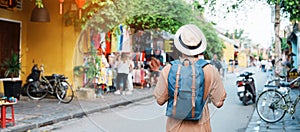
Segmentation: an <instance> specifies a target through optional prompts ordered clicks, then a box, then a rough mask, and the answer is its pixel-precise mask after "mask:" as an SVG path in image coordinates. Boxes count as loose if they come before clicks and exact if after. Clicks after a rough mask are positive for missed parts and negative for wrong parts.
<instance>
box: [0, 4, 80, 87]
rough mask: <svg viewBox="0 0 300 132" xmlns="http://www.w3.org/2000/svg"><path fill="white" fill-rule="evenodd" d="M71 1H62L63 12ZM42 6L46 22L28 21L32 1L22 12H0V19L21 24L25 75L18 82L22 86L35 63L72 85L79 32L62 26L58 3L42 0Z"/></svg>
mask: <svg viewBox="0 0 300 132" xmlns="http://www.w3.org/2000/svg"><path fill="white" fill-rule="evenodd" d="M70 1H71V0H65V3H64V10H65V11H66V10H67V9H68V8H69V7H70ZM43 3H44V7H46V8H47V9H48V11H49V13H50V19H51V20H50V22H49V23H36V22H30V14H31V11H32V9H33V8H34V2H33V1H31V0H23V10H22V11H9V10H5V9H0V18H1V19H10V20H14V21H21V22H22V25H21V26H22V33H21V40H22V42H21V54H23V57H22V66H23V67H22V71H24V74H23V75H21V79H22V80H23V83H24V81H25V79H26V77H27V76H28V75H29V74H30V72H31V67H32V66H33V63H32V61H33V60H35V63H37V64H44V65H45V74H46V75H51V74H52V73H59V74H65V75H66V76H67V77H69V80H70V83H73V82H72V74H73V71H72V70H73V65H72V60H73V54H74V47H75V44H76V40H77V37H78V34H79V32H75V31H74V28H73V26H69V27H66V26H64V22H63V16H62V15H60V14H59V2H58V1H57V0H44V1H43ZM0 87H1V86H0ZM0 89H1V88H0ZM0 92H1V90H0Z"/></svg>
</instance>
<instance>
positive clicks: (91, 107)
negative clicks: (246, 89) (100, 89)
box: [0, 68, 300, 132]
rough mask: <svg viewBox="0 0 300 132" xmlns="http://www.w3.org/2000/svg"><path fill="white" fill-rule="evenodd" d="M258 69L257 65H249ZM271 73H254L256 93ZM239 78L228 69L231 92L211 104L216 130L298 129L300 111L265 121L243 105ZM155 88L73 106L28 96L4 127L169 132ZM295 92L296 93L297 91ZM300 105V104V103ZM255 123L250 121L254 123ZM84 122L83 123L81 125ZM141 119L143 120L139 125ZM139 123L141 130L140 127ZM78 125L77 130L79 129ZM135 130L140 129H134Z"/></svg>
mask: <svg viewBox="0 0 300 132" xmlns="http://www.w3.org/2000/svg"><path fill="white" fill-rule="evenodd" d="M250 70H255V68H252V69H251V68H250ZM266 79H267V78H266V73H263V72H257V71H256V73H255V81H256V82H255V83H256V86H257V91H258V93H260V92H261V91H262V89H263V84H264V83H265V81H266ZM235 81H236V76H235V74H234V73H229V74H228V76H227V79H226V81H225V82H224V84H225V88H226V91H227V93H228V97H227V100H226V101H225V104H224V107H222V108H221V109H216V108H215V107H212V106H211V105H210V108H211V109H210V111H211V117H212V118H211V122H212V129H213V131H214V132H223V131H237V132H244V131H246V132H252V131H261V132H265V131H272V132H273V131H280V132H281V131H286V132H289V131H299V130H300V127H299V119H300V114H299V113H300V112H299V111H296V113H295V117H296V119H295V120H292V119H291V118H290V117H291V116H290V115H288V114H287V115H286V116H285V117H284V119H283V120H281V121H280V122H278V123H265V122H264V121H262V120H260V119H259V117H258V115H257V113H256V111H255V110H254V109H255V107H254V106H255V105H254V104H250V105H248V106H244V105H243V104H242V103H241V102H240V101H239V100H238V98H237V95H236V90H237V89H236V86H235ZM152 92H153V89H148V88H145V89H135V91H134V94H133V95H125V96H120V95H113V94H108V95H105V96H104V98H97V99H95V100H77V99H75V100H74V101H72V102H71V103H70V104H58V101H57V100H56V99H43V100H40V101H33V100H29V99H28V98H27V97H22V99H21V100H20V101H19V102H18V103H17V104H16V105H15V118H16V126H12V125H8V126H7V128H6V129H0V130H1V131H27V130H32V131H37V132H38V131H44V130H50V131H69V130H72V131H73V130H74V131H77V130H78V131H80V130H81V129H79V128H80V127H82V128H86V129H89V130H91V131H92V130H97V131H112V132H113V131H118V130H132V131H140V130H141V129H139V128H144V127H146V128H147V129H146V130H149V131H152V130H153V129H152V127H153V126H159V128H157V131H164V128H165V127H164V125H165V119H166V117H165V115H164V110H165V106H163V107H160V106H158V105H157V104H156V102H155V101H154V98H153V96H152ZM293 94H294V95H297V94H298V93H296V92H295V91H293ZM297 108H298V109H299V106H298V107H297ZM128 119H129V120H128ZM249 121H250V123H249ZM76 122H77V123H79V124H81V125H82V126H80V125H78V124H76ZM138 123H140V124H138ZM135 127H137V128H135ZM75 128H77V129H75ZM133 128H135V129H133Z"/></svg>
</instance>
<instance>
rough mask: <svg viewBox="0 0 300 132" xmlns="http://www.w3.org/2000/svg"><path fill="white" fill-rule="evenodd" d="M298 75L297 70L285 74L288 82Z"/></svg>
mask: <svg viewBox="0 0 300 132" xmlns="http://www.w3.org/2000/svg"><path fill="white" fill-rule="evenodd" d="M298 75H299V74H298V72H297V71H292V72H288V74H287V79H288V82H289V81H292V80H293V79H295V78H297V77H298Z"/></svg>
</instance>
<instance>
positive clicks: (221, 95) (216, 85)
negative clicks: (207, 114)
mask: <svg viewBox="0 0 300 132" xmlns="http://www.w3.org/2000/svg"><path fill="white" fill-rule="evenodd" d="M204 68H206V70H205V71H209V72H205V77H206V79H207V82H205V85H206V86H205V88H209V96H208V97H209V98H210V100H211V101H212V103H213V104H214V105H215V106H216V107H217V108H220V107H222V106H223V104H224V100H225V98H226V91H225V88H224V85H223V82H222V79H221V77H220V76H218V75H219V73H218V71H217V69H216V68H213V67H212V66H211V65H208V66H206V67H204Z"/></svg>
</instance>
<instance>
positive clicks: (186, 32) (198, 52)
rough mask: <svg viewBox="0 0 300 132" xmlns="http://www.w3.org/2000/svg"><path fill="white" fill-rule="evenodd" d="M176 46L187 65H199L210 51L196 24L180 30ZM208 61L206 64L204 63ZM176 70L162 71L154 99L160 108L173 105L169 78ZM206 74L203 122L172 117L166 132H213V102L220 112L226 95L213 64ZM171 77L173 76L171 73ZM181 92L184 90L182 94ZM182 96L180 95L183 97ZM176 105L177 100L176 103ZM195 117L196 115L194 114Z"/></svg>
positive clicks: (207, 67)
mask: <svg viewBox="0 0 300 132" xmlns="http://www.w3.org/2000/svg"><path fill="white" fill-rule="evenodd" d="M174 45H175V47H176V49H177V50H178V51H180V52H181V53H182V56H181V58H180V59H179V60H180V62H183V61H184V62H186V60H189V61H190V62H192V63H195V62H197V61H198V60H199V59H201V58H202V59H203V58H204V57H203V52H204V51H205V49H206V46H207V43H206V38H205V36H204V34H203V33H202V31H201V30H200V29H199V28H198V27H197V26H195V25H193V24H187V25H184V26H182V27H180V28H179V29H178V30H177V32H176V34H175V38H174ZM202 61H204V60H202ZM171 68H172V65H171V64H167V65H166V66H165V67H164V68H163V69H162V71H161V73H160V76H159V77H158V82H157V85H156V87H155V89H154V96H155V99H156V101H157V103H158V104H159V105H163V104H165V103H166V102H168V103H169V101H170V99H172V98H175V97H174V96H173V95H169V89H168V86H169V85H172V84H168V77H169V76H168V75H169V71H170V69H171ZM203 73H204V87H203V88H204V90H203V91H204V94H203V100H205V102H204V103H205V105H204V107H203V109H202V114H201V118H200V119H199V120H195V121H190V120H185V119H183V120H181V119H175V118H173V117H170V116H168V118H167V123H166V131H168V132H210V131H212V130H211V125H210V115H209V108H208V102H212V103H213V104H214V106H216V107H217V108H220V107H222V106H223V104H224V100H225V98H226V91H225V89H224V85H223V83H222V79H221V77H220V76H219V75H218V74H219V73H218V71H217V69H216V68H214V67H213V66H212V65H211V64H207V65H205V66H204V67H203ZM170 74H171V73H170ZM177 92H180V88H179V91H177ZM179 95H180V93H179ZM173 101H174V100H173ZM176 109H190V108H186V107H184V108H178V107H177V108H176ZM192 113H193V112H192Z"/></svg>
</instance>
